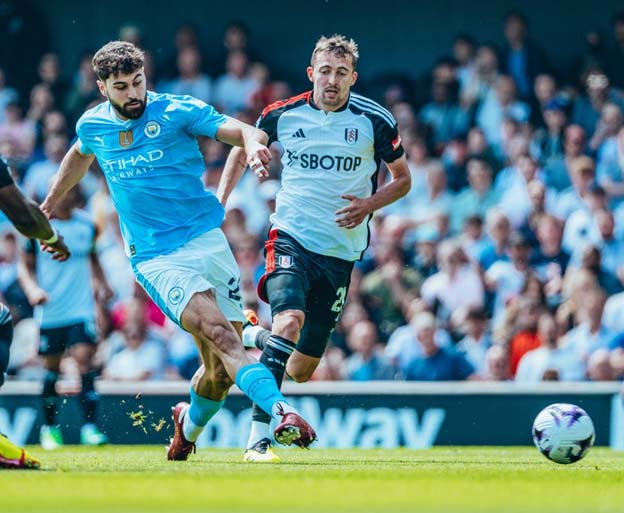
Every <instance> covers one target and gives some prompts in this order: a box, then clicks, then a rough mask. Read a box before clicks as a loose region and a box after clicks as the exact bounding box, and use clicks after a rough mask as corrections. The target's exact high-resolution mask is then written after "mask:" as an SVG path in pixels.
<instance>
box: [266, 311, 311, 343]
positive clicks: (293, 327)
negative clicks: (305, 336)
mask: <svg viewBox="0 0 624 513" xmlns="http://www.w3.org/2000/svg"><path fill="white" fill-rule="evenodd" d="M304 321H305V314H304V313H303V312H302V311H301V310H286V311H284V312H280V313H278V314H277V315H276V316H275V317H274V318H273V330H272V331H273V333H275V334H276V335H279V336H280V337H284V338H285V339H287V340H293V341H296V340H298V339H299V333H300V332H301V328H303V323H304Z"/></svg>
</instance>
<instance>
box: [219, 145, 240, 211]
mask: <svg viewBox="0 0 624 513" xmlns="http://www.w3.org/2000/svg"><path fill="white" fill-rule="evenodd" d="M246 168H247V154H246V153H245V150H244V149H243V148H238V147H236V146H235V147H234V148H232V149H231V151H230V154H229V155H228V158H227V160H226V161H225V166H224V167H223V173H222V174H221V179H220V180H219V187H217V198H218V200H219V201H220V202H221V204H222V205H223V206H224V207H225V205H226V203H227V200H228V198H229V197H230V194H232V191H233V190H234V187H236V184H237V183H238V181H239V180H240V177H241V176H242V175H243V172H244V171H245V169H246Z"/></svg>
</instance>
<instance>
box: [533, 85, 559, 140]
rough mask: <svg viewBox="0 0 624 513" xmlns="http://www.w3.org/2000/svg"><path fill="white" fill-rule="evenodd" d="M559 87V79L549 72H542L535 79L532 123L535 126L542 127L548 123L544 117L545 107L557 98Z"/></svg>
mask: <svg viewBox="0 0 624 513" xmlns="http://www.w3.org/2000/svg"><path fill="white" fill-rule="evenodd" d="M557 89H558V88H557V81H556V80H555V77H554V76H553V75H551V74H549V73H540V74H539V75H537V76H536V77H535V80H533V98H532V101H531V124H532V125H533V126H534V128H537V129H542V128H544V126H545V125H546V123H545V119H544V114H545V107H546V106H547V105H548V104H549V103H550V102H552V101H553V100H555V99H557ZM530 100H531V99H530Z"/></svg>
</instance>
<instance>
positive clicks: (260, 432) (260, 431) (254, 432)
mask: <svg viewBox="0 0 624 513" xmlns="http://www.w3.org/2000/svg"><path fill="white" fill-rule="evenodd" d="M263 438H268V439H269V440H270V439H271V435H270V434H269V424H267V423H266V422H259V421H257V420H253V421H252V422H251V433H249V440H248V441H247V447H248V448H250V447H252V446H254V445H255V444H256V443H257V442H259V441H260V440H262V439H263Z"/></svg>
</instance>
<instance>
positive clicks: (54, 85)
mask: <svg viewBox="0 0 624 513" xmlns="http://www.w3.org/2000/svg"><path fill="white" fill-rule="evenodd" d="M37 74H38V75H39V80H40V84H44V85H46V86H47V87H48V88H49V90H50V93H51V94H52V98H53V103H54V104H55V105H58V106H60V105H64V104H65V96H66V95H67V91H68V90H69V83H68V82H67V80H66V79H65V77H63V75H62V73H61V62H60V59H59V56H58V55H57V54H56V53H53V52H48V53H45V54H43V55H42V57H41V60H40V61H39V66H38V68H37Z"/></svg>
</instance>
